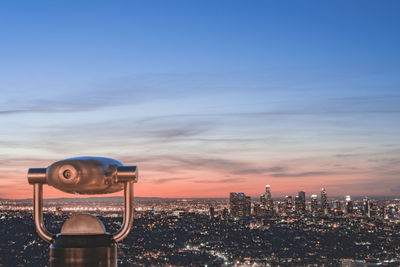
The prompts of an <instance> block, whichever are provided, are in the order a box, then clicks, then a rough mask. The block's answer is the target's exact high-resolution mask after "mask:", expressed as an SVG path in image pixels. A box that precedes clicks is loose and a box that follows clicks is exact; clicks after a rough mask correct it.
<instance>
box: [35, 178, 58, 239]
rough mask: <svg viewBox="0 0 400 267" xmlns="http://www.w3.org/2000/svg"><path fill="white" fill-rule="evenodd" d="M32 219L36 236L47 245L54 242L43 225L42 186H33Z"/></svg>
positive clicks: (52, 236) (51, 235)
mask: <svg viewBox="0 0 400 267" xmlns="http://www.w3.org/2000/svg"><path fill="white" fill-rule="evenodd" d="M33 217H34V219H33V220H34V222H35V228H36V232H37V234H38V235H39V236H40V237H41V238H42V239H43V240H44V241H46V242H47V243H52V242H53V241H54V235H53V234H51V233H50V232H48V231H47V230H46V228H45V227H44V225H43V185H42V184H34V185H33Z"/></svg>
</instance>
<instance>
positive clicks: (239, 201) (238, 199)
mask: <svg viewBox="0 0 400 267" xmlns="http://www.w3.org/2000/svg"><path fill="white" fill-rule="evenodd" d="M229 208H230V212H231V216H233V217H241V216H250V213H251V198H250V197H249V196H246V195H245V194H244V193H236V192H231V193H230V197H229Z"/></svg>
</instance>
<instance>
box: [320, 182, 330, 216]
mask: <svg viewBox="0 0 400 267" xmlns="http://www.w3.org/2000/svg"><path fill="white" fill-rule="evenodd" d="M328 208H329V206H328V196H327V194H326V190H325V188H324V187H322V189H321V213H322V214H325V215H326V214H328Z"/></svg>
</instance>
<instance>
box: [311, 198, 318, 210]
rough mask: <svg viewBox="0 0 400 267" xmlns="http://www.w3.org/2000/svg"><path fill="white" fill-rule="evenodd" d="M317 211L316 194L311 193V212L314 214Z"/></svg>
mask: <svg viewBox="0 0 400 267" xmlns="http://www.w3.org/2000/svg"><path fill="white" fill-rule="evenodd" d="M317 212H318V196H317V195H311V213H312V214H313V215H316V214H317Z"/></svg>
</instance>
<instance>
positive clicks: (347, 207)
mask: <svg viewBox="0 0 400 267" xmlns="http://www.w3.org/2000/svg"><path fill="white" fill-rule="evenodd" d="M345 199H346V202H345V203H346V204H345V213H346V214H352V213H353V202H352V201H351V197H350V196H346V198H345Z"/></svg>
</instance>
